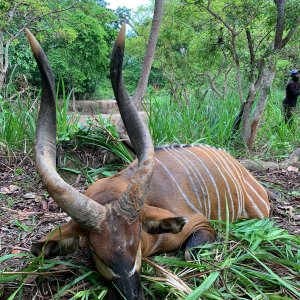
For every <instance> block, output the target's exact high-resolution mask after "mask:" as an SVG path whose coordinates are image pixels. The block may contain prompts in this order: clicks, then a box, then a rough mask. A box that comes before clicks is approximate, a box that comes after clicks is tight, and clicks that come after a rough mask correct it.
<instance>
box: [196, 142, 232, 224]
mask: <svg viewBox="0 0 300 300" xmlns="http://www.w3.org/2000/svg"><path fill="white" fill-rule="evenodd" d="M203 148H204V149H200V148H196V149H199V150H200V151H202V152H203V153H204V155H205V156H206V157H207V158H208V159H209V160H210V161H211V162H212V164H213V165H214V166H215V168H216V169H217V170H218V171H219V174H220V175H221V177H222V178H223V181H224V182H225V185H226V189H227V196H226V193H225V195H224V196H225V197H226V198H227V201H229V200H230V202H231V212H232V216H231V221H233V220H235V208H234V203H233V198H232V192H231V189H230V185H229V183H228V181H227V178H226V175H225V174H224V173H223V170H224V171H226V170H225V168H224V167H223V170H221V168H220V167H219V166H218V163H220V161H219V160H217V158H216V156H215V155H213V153H212V152H211V151H209V150H210V149H208V148H207V147H203ZM211 155H213V156H214V157H212V156H211ZM217 162H218V163H217ZM220 204H221V203H220ZM220 208H221V206H220Z"/></svg>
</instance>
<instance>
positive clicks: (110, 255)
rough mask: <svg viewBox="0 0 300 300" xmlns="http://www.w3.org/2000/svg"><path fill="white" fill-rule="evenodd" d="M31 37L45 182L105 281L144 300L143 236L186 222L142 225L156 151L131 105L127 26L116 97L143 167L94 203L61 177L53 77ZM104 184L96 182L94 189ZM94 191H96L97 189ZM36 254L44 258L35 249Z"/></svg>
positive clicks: (115, 68) (114, 65) (120, 43)
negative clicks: (126, 68)
mask: <svg viewBox="0 0 300 300" xmlns="http://www.w3.org/2000/svg"><path fill="white" fill-rule="evenodd" d="M26 35H27V38H28V40H29V43H30V46H31V49H32V52H33V54H34V56H35V59H36V61H37V64H38V67H39V70H40V73H41V78H42V96H41V98H42V99H41V105H40V110H39V115H38V123H37V134H36V144H35V150H36V167H37V171H38V173H39V175H40V178H41V180H42V182H43V184H44V186H45V188H46V190H47V191H48V192H49V194H50V195H51V197H52V198H53V199H54V200H55V201H56V202H57V204H58V205H59V206H60V207H61V208H62V209H63V210H64V211H65V212H66V213H67V214H68V215H69V216H71V218H72V219H73V220H74V221H75V222H74V221H72V222H73V223H74V224H76V226H79V227H80V232H81V233H82V235H84V236H85V237H86V238H87V241H88V245H89V247H90V249H91V250H92V252H93V257H94V261H95V264H96V267H97V269H98V271H99V272H100V273H101V274H102V275H103V276H104V277H105V278H106V279H108V280H111V281H113V283H114V286H115V287H116V289H117V290H118V291H119V292H120V293H121V294H122V295H123V296H124V297H125V299H144V297H143V291H142V287H141V282H140V276H139V269H140V265H141V257H142V247H141V235H142V231H145V229H146V231H147V232H148V233H150V234H151V233H165V232H173V233H175V232H178V231H180V230H181V228H182V227H183V225H184V224H185V222H186V220H185V218H180V217H178V218H177V217H174V218H168V219H164V220H159V221H151V220H150V221H149V220H148V221H147V222H144V224H142V222H141V217H140V212H141V210H142V208H143V205H144V201H145V198H146V196H147V193H148V191H149V188H150V184H151V178H152V175H153V166H154V149H153V144H152V141H151V137H150V134H149V132H148V129H147V127H146V126H145V124H144V123H143V122H142V121H141V119H140V117H139V114H138V112H137V110H136V108H135V106H134V104H133V103H132V102H131V99H130V97H129V95H128V93H127V91H126V88H125V86H124V82H123V78H122V62H123V55H124V44H125V26H124V25H123V26H122V28H121V30H120V32H119V35H118V37H117V40H116V42H115V45H114V48H113V52H112V59H111V66H110V72H111V80H112V87H113V90H114V94H115V98H116V100H117V103H118V107H119V110H120V113H121V116H122V119H123V122H124V125H125V127H126V130H127V132H128V135H129V137H130V140H131V143H132V145H133V147H134V149H135V152H136V154H137V159H138V165H137V168H136V172H135V173H134V174H133V176H132V177H131V178H130V180H129V183H128V182H125V183H124V182H122V181H121V180H119V179H118V178H115V179H104V180H106V182H107V181H109V182H110V185H109V186H110V188H111V189H112V190H110V191H108V192H109V193H110V195H114V199H109V201H107V199H104V200H103V201H102V200H101V201H98V200H97V201H95V200H93V199H92V198H90V197H88V196H87V195H88V193H87V195H85V194H81V193H80V192H78V191H77V190H76V189H74V188H73V187H72V186H70V185H69V184H67V183H66V182H65V181H64V180H63V179H62V178H61V177H60V176H59V174H58V173H57V171H56V106H55V84H54V76H53V73H52V70H51V68H50V65H49V62H48V60H47V57H46V55H45V53H44V52H43V50H42V48H41V47H40V45H39V43H38V42H37V40H36V39H35V37H34V36H33V35H32V34H31V33H30V31H29V30H26ZM100 181H101V180H100ZM124 184H125V185H126V186H125V187H124V188H123V190H122V189H121V190H122V192H118V191H119V190H120V185H124ZM100 185H101V183H99V184H98V183H97V182H96V183H95V184H94V186H100ZM114 185H115V186H114ZM90 189H91V190H93V186H92V187H90ZM95 190H96V189H95ZM101 195H103V197H104V198H105V191H104V192H103V191H101ZM109 197H110V198H111V196H109ZM99 202H100V203H99ZM103 203H106V204H103ZM142 225H143V226H142ZM142 228H143V230H142ZM49 245H51V243H49ZM46 246H47V245H46ZM46 246H45V247H46ZM51 247H52V246H51ZM53 249H54V250H53ZM55 249H56V248H55V247H54V248H51V249H50V250H49V251H48V254H49V255H48V256H53V255H55V254H58V253H56V252H58V251H57V250H55ZM32 251H33V253H35V254H39V253H40V252H39V251H37V250H36V249H35V247H33V250H32ZM45 252H46V251H45ZM114 293H115V292H113V294H114ZM118 297H119V296H118Z"/></svg>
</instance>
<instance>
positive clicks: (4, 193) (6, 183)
mask: <svg viewBox="0 0 300 300" xmlns="http://www.w3.org/2000/svg"><path fill="white" fill-rule="evenodd" d="M255 176H256V177H257V178H258V180H259V181H260V182H262V183H263V184H264V185H265V186H266V187H268V188H270V189H272V190H273V191H276V193H278V196H279V199H278V200H276V201H273V202H272V213H271V218H272V219H274V220H275V221H276V223H277V224H278V225H279V226H280V227H281V228H285V229H287V230H288V231H289V232H290V233H292V234H295V235H299V234H300V172H299V170H298V169H297V168H289V169H278V170H273V171H267V172H264V173H256V174H255ZM74 186H75V187H76V188H77V189H79V190H84V188H85V186H86V183H85V179H84V178H82V177H80V176H78V177H77V178H76V180H75V181H74ZM67 219H68V217H67V215H66V214H65V213H63V212H62V211H61V210H60V208H59V207H58V206H57V205H56V203H55V202H54V201H53V199H51V198H50V197H49V196H48V194H47V192H46V191H45V190H44V189H43V187H42V184H41V182H40V180H39V178H38V176H37V174H36V171H35V167H34V162H33V161H32V159H31V158H30V157H28V156H25V157H24V156H14V157H0V258H1V256H4V255H8V254H15V253H24V252H25V253H26V252H29V248H30V245H31V243H32V242H34V241H37V240H38V239H39V238H40V237H41V236H42V235H44V234H45V233H47V232H49V231H50V230H51V229H52V228H53V227H54V226H57V225H59V224H61V223H64V222H65V221H66V220H67ZM76 261H78V263H79V264H83V265H89V264H90V259H89V255H88V254H87V253H85V252H76ZM0 263H1V260H0ZM25 264H26V262H25V260H22V259H10V260H7V261H4V262H2V263H1V266H0V269H1V270H6V271H20V270H22V268H23V267H24V266H25ZM60 271H62V270H60ZM58 273H59V272H58ZM61 273H62V276H63V277H62V280H63V281H68V280H69V279H68V278H69V277H70V278H74V276H75V277H76V276H77V275H78V274H76V272H75V273H74V272H72V274H70V273H64V272H63V271H62V272H61ZM66 274H69V275H68V276H66ZM34 279H35V278H33V280H32V281H30V282H28V283H27V284H26V285H27V286H26V295H24V298H23V299H33V295H34V298H35V299H50V298H51V297H50V293H54V292H55V290H57V284H56V279H57V276H56V277H55V280H54V279H53V281H51V280H48V281H47V285H44V287H43V289H41V288H39V289H36V285H35V280H34ZM17 286H18V282H16V283H14V282H11V283H9V284H5V285H4V286H2V292H4V295H3V297H2V299H7V297H8V295H11V293H12V292H13V291H14V290H15V289H16V287H17ZM0 290H1V284H0ZM0 298H1V293H0ZM66 299H68V297H66Z"/></svg>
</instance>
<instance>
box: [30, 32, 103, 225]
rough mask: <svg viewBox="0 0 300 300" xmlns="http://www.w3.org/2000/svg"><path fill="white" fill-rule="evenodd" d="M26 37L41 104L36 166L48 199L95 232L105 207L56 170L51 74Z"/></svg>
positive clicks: (40, 51) (35, 43)
mask: <svg viewBox="0 0 300 300" xmlns="http://www.w3.org/2000/svg"><path fill="white" fill-rule="evenodd" d="M26 36H27V39H28V41H29V44H30V46H31V50H32V52H33V54H34V57H35V60H36V62H37V65H38V67H39V70H40V73H41V79H42V96H41V105H40V110H39V115H38V122H37V133H36V141H35V151H36V167H37V171H38V173H39V175H40V177H41V180H42V182H43V184H44V186H45V188H46V190H47V191H48V192H49V194H50V196H51V197H52V198H53V199H54V200H55V202H57V204H58V205H59V206H60V207H61V208H62V209H63V210H64V211H65V212H66V213H67V214H68V215H69V216H71V217H72V218H73V219H74V220H75V221H76V222H78V223H79V224H81V225H82V226H84V227H86V228H88V229H98V228H99V227H100V224H101V222H102V221H103V218H104V216H105V207H104V206H102V205H100V204H98V203H97V202H95V201H94V200H92V199H90V198H88V197H86V196H85V195H83V194H81V193H80V192H78V191H77V190H76V189H74V188H73V187H72V186H71V185H69V184H67V183H66V182H65V181H64V180H63V179H62V178H61V177H60V176H59V175H58V173H57V171H56V105H55V83H54V75H53V72H52V70H51V68H50V65H49V62H48V59H47V57H46V55H45V53H44V51H43V49H42V48H41V46H40V45H39V43H38V41H37V40H36V39H35V37H34V36H33V35H32V33H31V32H30V31H29V30H28V29H26Z"/></svg>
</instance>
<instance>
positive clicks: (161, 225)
mask: <svg viewBox="0 0 300 300" xmlns="http://www.w3.org/2000/svg"><path fill="white" fill-rule="evenodd" d="M187 221H188V219H187V218H185V217H175V218H166V219H162V220H153V221H152V220H151V221H150V220H149V221H144V222H143V229H144V230H145V231H146V232H147V233H150V234H161V233H178V232H180V231H181V230H182V228H183V226H184V225H185V224H186V223H187Z"/></svg>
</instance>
